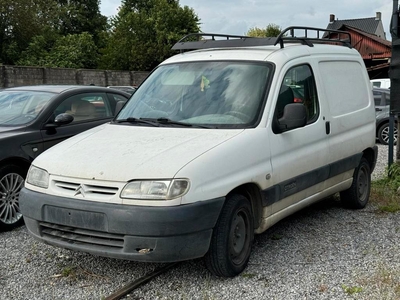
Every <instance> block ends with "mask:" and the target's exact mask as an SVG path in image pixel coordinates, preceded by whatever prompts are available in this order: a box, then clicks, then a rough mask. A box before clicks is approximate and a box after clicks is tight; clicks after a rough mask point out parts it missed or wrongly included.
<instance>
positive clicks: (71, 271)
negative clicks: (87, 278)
mask: <svg viewBox="0 0 400 300" xmlns="http://www.w3.org/2000/svg"><path fill="white" fill-rule="evenodd" d="M75 273H76V267H65V268H64V269H62V271H61V276H62V277H74V276H75Z"/></svg>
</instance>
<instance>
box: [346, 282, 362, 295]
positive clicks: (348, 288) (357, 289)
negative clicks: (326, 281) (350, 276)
mask: <svg viewBox="0 0 400 300" xmlns="http://www.w3.org/2000/svg"><path fill="white" fill-rule="evenodd" d="M342 289H343V291H344V292H345V293H346V294H349V295H353V294H355V293H360V292H362V290H363V289H362V288H361V287H358V286H346V285H344V284H342Z"/></svg>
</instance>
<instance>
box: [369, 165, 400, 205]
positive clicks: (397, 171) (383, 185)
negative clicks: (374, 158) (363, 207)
mask: <svg viewBox="0 0 400 300" xmlns="http://www.w3.org/2000/svg"><path fill="white" fill-rule="evenodd" d="M399 188H400V165H398V164H392V165H391V166H390V168H389V170H388V171H387V174H386V176H385V177H384V178H382V179H379V180H377V181H373V182H372V185H371V196H370V200H371V203H373V204H375V205H376V206H377V207H378V210H379V211H381V212H389V213H394V212H397V211H400V189H399Z"/></svg>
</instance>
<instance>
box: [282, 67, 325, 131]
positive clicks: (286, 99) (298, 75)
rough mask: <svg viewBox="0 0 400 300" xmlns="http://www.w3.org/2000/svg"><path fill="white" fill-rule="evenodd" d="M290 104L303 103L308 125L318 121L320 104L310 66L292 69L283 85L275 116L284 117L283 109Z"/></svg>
mask: <svg viewBox="0 0 400 300" xmlns="http://www.w3.org/2000/svg"><path fill="white" fill-rule="evenodd" d="M289 103H302V104H303V105H304V106H305V107H306V110H307V124H310V123H313V122H315V121H316V120H317V118H318V115H319V104H318V96H317V89H316V86H315V79H314V75H313V73H312V71H311V68H310V66H309V65H301V66H296V67H293V68H291V69H290V70H289V71H288V72H287V73H286V75H285V77H284V80H283V83H282V85H281V88H280V91H279V96H278V100H277V103H276V108H275V116H277V117H278V119H279V118H280V117H282V114H283V109H284V107H285V106H286V104H289Z"/></svg>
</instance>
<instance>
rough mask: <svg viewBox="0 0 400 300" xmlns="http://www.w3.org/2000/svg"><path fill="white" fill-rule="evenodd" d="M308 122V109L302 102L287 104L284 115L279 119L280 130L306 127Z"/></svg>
mask: <svg viewBox="0 0 400 300" xmlns="http://www.w3.org/2000/svg"><path fill="white" fill-rule="evenodd" d="M306 124H307V110H306V107H305V106H304V105H303V104H301V103H290V104H287V105H286V106H285V108H284V110H283V116H282V118H280V119H279V120H278V126H279V129H280V132H284V131H287V130H291V129H295V128H299V127H304V126H305V125H306Z"/></svg>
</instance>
